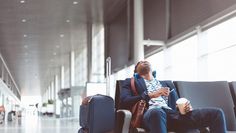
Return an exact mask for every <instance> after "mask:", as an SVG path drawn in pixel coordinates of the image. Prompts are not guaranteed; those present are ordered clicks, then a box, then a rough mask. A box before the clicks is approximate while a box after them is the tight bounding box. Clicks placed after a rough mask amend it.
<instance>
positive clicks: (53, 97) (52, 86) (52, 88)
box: [51, 81, 55, 100]
mask: <svg viewBox="0 0 236 133" xmlns="http://www.w3.org/2000/svg"><path fill="white" fill-rule="evenodd" d="M54 93H55V87H54V82H53V81H52V82H51V99H52V100H55V94H54Z"/></svg>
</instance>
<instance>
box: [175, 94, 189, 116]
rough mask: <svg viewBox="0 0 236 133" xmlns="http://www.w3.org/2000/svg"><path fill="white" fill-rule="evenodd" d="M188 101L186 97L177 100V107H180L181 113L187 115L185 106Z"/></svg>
mask: <svg viewBox="0 0 236 133" xmlns="http://www.w3.org/2000/svg"><path fill="white" fill-rule="evenodd" d="M187 102H188V100H187V99H186V98H179V99H178V100H177V101H176V104H177V107H178V108H179V112H180V114H182V115H185V114H186V111H185V106H186V103H187Z"/></svg>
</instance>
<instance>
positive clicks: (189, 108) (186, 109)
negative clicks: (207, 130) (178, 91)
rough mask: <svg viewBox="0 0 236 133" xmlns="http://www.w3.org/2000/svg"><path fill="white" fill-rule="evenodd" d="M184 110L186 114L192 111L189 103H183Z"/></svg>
mask: <svg viewBox="0 0 236 133" xmlns="http://www.w3.org/2000/svg"><path fill="white" fill-rule="evenodd" d="M184 110H185V112H186V113H188V112H190V111H192V110H193V107H192V105H191V104H190V101H188V102H186V103H185V107H184Z"/></svg>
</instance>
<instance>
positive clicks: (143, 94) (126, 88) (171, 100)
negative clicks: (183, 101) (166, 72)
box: [120, 78, 178, 110]
mask: <svg viewBox="0 0 236 133" xmlns="http://www.w3.org/2000/svg"><path fill="white" fill-rule="evenodd" d="M160 83H161V85H162V86H163V87H169V88H170V91H171V90H172V89H174V91H173V92H171V93H170V95H169V97H168V106H169V107H171V108H172V109H173V110H176V103H175V102H176V100H177V99H178V95H177V92H176V88H175V86H174V84H173V83H172V81H160ZM135 86H136V88H137V92H138V94H139V95H138V96H135V95H134V93H133V92H132V90H131V79H130V78H127V79H126V80H125V81H124V84H123V85H122V89H121V94H120V100H121V103H120V105H121V108H124V109H130V108H131V107H132V106H133V105H134V104H135V103H136V102H138V101H139V100H141V99H143V100H145V101H146V102H147V103H148V101H149V100H150V97H149V96H148V95H147V87H146V84H145V81H144V79H143V78H135Z"/></svg>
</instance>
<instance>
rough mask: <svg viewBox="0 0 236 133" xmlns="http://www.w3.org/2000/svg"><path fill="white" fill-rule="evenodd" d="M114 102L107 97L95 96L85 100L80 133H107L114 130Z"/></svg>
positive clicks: (81, 110) (81, 109)
mask: <svg viewBox="0 0 236 133" xmlns="http://www.w3.org/2000/svg"><path fill="white" fill-rule="evenodd" d="M114 125H115V107H114V100H113V99H112V98H111V97H109V96H105V95H100V94H97V95H94V96H89V97H86V98H84V99H83V102H82V104H81V105H80V126H81V127H82V128H81V129H80V130H79V132H81V133H83V132H88V133H107V132H111V131H112V130H113V129H114Z"/></svg>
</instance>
